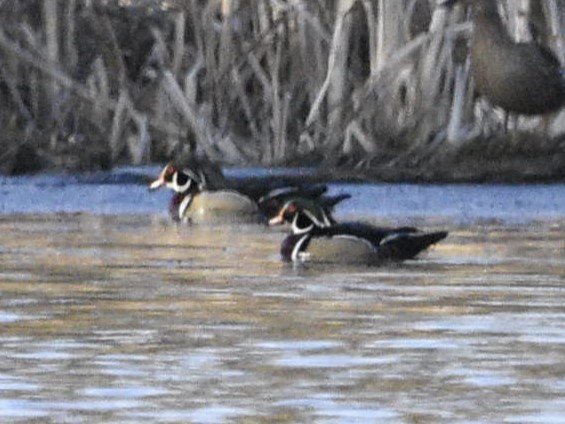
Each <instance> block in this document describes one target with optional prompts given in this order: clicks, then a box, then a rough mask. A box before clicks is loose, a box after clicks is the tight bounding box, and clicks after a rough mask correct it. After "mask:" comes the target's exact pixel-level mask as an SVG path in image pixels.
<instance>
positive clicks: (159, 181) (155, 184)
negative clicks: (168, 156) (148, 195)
mask: <svg viewBox="0 0 565 424" xmlns="http://www.w3.org/2000/svg"><path fill="white" fill-rule="evenodd" d="M164 185H165V180H163V179H162V178H157V179H156V180H155V181H153V182H152V183H151V184H149V190H156V189H158V188H159V187H162V186H164Z"/></svg>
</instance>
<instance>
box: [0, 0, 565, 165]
mask: <svg viewBox="0 0 565 424" xmlns="http://www.w3.org/2000/svg"><path fill="white" fill-rule="evenodd" d="M502 3H503V4H504V5H505V6H506V7H505V11H506V15H507V19H508V22H509V26H510V28H512V30H513V31H515V32H516V34H518V35H519V34H522V33H527V31H524V28H525V26H524V22H525V21H524V19H525V18H527V17H528V16H531V17H532V18H533V19H535V20H537V21H541V22H542V25H541V27H542V28H544V32H543V33H541V35H542V36H543V37H544V38H545V40H546V41H547V42H548V44H549V45H550V46H552V47H553V48H554V51H556V52H559V54H560V55H561V60H563V59H565V58H563V54H564V53H563V52H564V48H563V46H564V43H565V37H564V33H565V7H564V6H563V4H562V2H560V1H559V0H539V1H534V2H532V7H531V8H527V9H526V10H527V13H525V14H524V13H523V10H522V9H521V8H523V7H524V6H527V5H528V4H529V1H523V0H521V1H519V2H518V1H516V0H503V1H502ZM0 24H1V25H0V93H1V97H0V124H1V125H2V126H3V128H4V131H3V134H2V135H0V143H1V144H2V145H3V146H4V148H3V149H2V150H1V151H2V152H4V153H0V163H2V164H3V165H2V166H3V170H4V171H5V172H11V171H14V172H15V171H17V170H18V169H19V168H18V166H16V165H15V163H18V162H21V161H22V155H21V154H20V155H18V152H20V149H21V148H22V146H26V147H25V151H26V152H30V151H31V152H33V153H32V154H31V155H32V156H36V157H35V159H36V160H37V159H38V158H39V161H38V162H37V161H36V162H33V163H34V164H36V163H40V164H41V165H40V166H42V167H57V168H66V169H77V168H78V169H91V168H97V167H106V166H113V165H115V164H120V163H133V164H139V163H146V162H149V161H163V160H166V159H169V158H171V157H174V156H178V155H182V154H186V153H187V152H192V153H194V151H196V153H201V154H205V155H206V156H207V157H209V158H210V159H211V160H214V161H219V162H221V163H227V164H239V165H244V164H262V165H272V164H298V163H300V164H305V163H307V164H312V163H314V164H317V163H320V161H322V162H323V163H326V164H330V165H339V164H341V165H345V166H350V167H360V166H372V165H375V164H383V163H387V164H389V165H390V166H417V165H418V164H424V166H425V164H426V163H429V162H430V158H432V157H434V156H437V155H441V154H442V152H445V151H451V150H453V149H454V148H455V149H457V148H458V147H460V146H462V145H463V144H465V143H466V142H467V140H469V139H472V138H474V137H476V136H480V135H482V136H484V135H485V134H486V135H488V134H490V133H493V132H494V133H496V132H497V131H498V129H499V128H500V126H501V125H502V122H503V119H502V118H501V117H499V116H498V115H497V114H495V113H491V112H490V111H489V112H488V113H485V108H486V107H487V106H485V105H484V104H483V103H481V102H477V101H476V99H475V98H474V97H473V95H472V90H473V88H472V82H471V80H470V77H469V64H468V59H467V57H466V52H465V35H466V33H467V32H468V31H469V28H470V25H469V23H467V22H466V21H465V20H464V19H463V16H457V14H453V13H446V10H445V9H444V8H441V7H437V6H436V2H435V0H378V1H371V0H334V1H329V0H288V1H278V0H249V1H244V0H208V1H201V0H167V1H165V0H129V1H127V0H105V1H102V0H101V1H92V0H26V1H25V2H21V1H18V0H8V1H4V2H1V3H0ZM559 122H561V123H562V122H563V119H561V120H556V123H559ZM518 125H519V126H520V128H531V127H534V126H536V125H538V121H536V120H531V119H529V120H522V121H520V122H519V124H518ZM554 131H561V132H564V131H565V129H563V128H561V129H559V128H558V125H556V127H555V128H554ZM30 147H31V148H30ZM20 166H22V167H23V172H25V171H26V170H27V168H26V164H25V163H24V164H21V163H20ZM30 166H31V165H30ZM30 170H31V169H30Z"/></svg>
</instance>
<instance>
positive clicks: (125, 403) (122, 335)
mask: <svg viewBox="0 0 565 424" xmlns="http://www.w3.org/2000/svg"><path fill="white" fill-rule="evenodd" d="M135 171H136V172H137V170H135ZM142 171H143V172H145V171H146V170H142ZM151 171H152V172H153V171H155V170H154V169H151ZM129 172H131V170H128V171H127V176H128V177H127V178H129V176H130V174H129ZM140 172H141V171H140ZM155 172H156V171H155ZM112 175H115V174H112ZM124 175H126V174H124ZM127 178H125V177H124V178H118V179H116V180H114V179H112V178H109V179H106V178H105V177H104V178H100V175H98V176H95V177H93V178H92V179H90V177H88V178H83V177H81V178H73V179H72V180H69V179H68V178H64V177H56V176H51V177H47V176H37V177H25V178H9V179H8V178H4V179H0V234H1V239H0V240H1V241H0V328H1V329H2V331H1V332H0V346H1V350H0V353H1V356H0V422H2V423H4V422H53V423H64V422H69V423H75V422H119V423H138V422H162V423H172V422H179V423H181V422H182V423H190V422H193V423H228V422H229V423H231V422H239V423H274V422H278V423H311V422H321V423H366V422H367V423H375V422H386V423H389V422H394V423H396V422H398V423H424V422H426V423H427V422H433V423H479V422H509V423H523V422H539V423H542V422H543V423H562V422H564V421H565V361H564V359H563V358H565V242H564V237H565V203H564V202H565V185H559V184H557V185H538V186H473V185H455V186H418V185H333V186H332V191H334V192H340V191H348V192H351V193H352V194H353V198H352V199H350V200H349V201H348V202H347V203H344V204H343V205H342V206H340V207H339V208H338V210H337V216H338V217H339V218H363V219H366V220H369V221H372V222H375V223H380V224H416V225H418V226H421V227H424V228H429V229H440V228H445V229H448V230H450V232H451V233H450V236H449V237H448V238H447V239H446V240H445V241H443V242H442V243H440V244H439V245H437V246H436V247H435V248H434V249H432V250H431V251H430V252H429V253H427V254H426V255H424V256H422V257H421V258H420V259H419V260H415V261H410V262H406V263H404V264H402V265H394V266H393V265H391V266H384V267H379V268H367V267H349V268H347V267H327V266H326V267H320V266H318V267H312V266H310V267H308V266H302V267H293V266H291V265H287V264H283V263H281V262H280V260H279V253H278V249H279V243H280V241H281V240H282V238H283V237H284V233H283V230H280V229H270V228H264V227H261V226H241V227H231V226H216V227H183V226H177V225H174V224H172V223H171V222H169V220H168V219H167V216H166V212H165V210H166V202H167V199H168V197H169V194H168V193H166V192H163V193H148V192H147V191H146V189H145V188H144V187H143V186H141V185H139V184H137V182H136V181H135V178H133V180H132V181H131V183H130V182H128V179H127Z"/></svg>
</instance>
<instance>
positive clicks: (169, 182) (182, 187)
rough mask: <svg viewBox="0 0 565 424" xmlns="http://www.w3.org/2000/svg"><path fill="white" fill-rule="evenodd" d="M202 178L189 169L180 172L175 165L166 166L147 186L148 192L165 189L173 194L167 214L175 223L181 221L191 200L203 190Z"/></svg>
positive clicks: (203, 181) (203, 182)
mask: <svg viewBox="0 0 565 424" xmlns="http://www.w3.org/2000/svg"><path fill="white" fill-rule="evenodd" d="M204 185H205V180H204V176H203V175H200V174H198V173H196V172H194V171H192V170H191V169H182V170H180V169H179V168H178V167H177V166H176V165H173V164H167V165H166V166H165V167H164V168H163V170H162V171H161V173H160V174H159V177H158V178H157V179H156V180H155V181H153V182H152V183H151V184H150V185H149V189H150V190H156V189H158V188H160V187H163V186H165V187H167V188H169V189H171V190H173V192H174V193H175V194H174V196H173V197H172V199H171V203H170V204H169V213H170V214H171V216H172V217H173V219H174V220H175V221H181V220H182V219H183V216H184V215H185V212H186V211H187V209H188V207H189V206H190V204H191V202H192V199H193V197H194V196H195V195H197V194H199V193H200V192H202V190H203V189H204Z"/></svg>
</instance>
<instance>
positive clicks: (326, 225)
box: [303, 209, 331, 228]
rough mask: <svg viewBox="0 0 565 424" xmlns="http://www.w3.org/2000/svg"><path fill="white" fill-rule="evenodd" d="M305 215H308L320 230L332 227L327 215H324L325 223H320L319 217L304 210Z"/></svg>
mask: <svg viewBox="0 0 565 424" xmlns="http://www.w3.org/2000/svg"><path fill="white" fill-rule="evenodd" d="M303 213H304V215H306V216H307V217H308V218H310V221H312V222H313V223H315V224H316V225H317V226H318V227H320V228H324V227H329V226H330V225H331V223H330V221H329V219H328V217H327V216H326V214H325V213H323V214H322V216H323V218H324V221H323V222H322V221H320V220H319V219H318V217H317V216H315V215H314V214H313V213H312V212H310V211H309V210H306V209H305V210H304V211H303Z"/></svg>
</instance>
